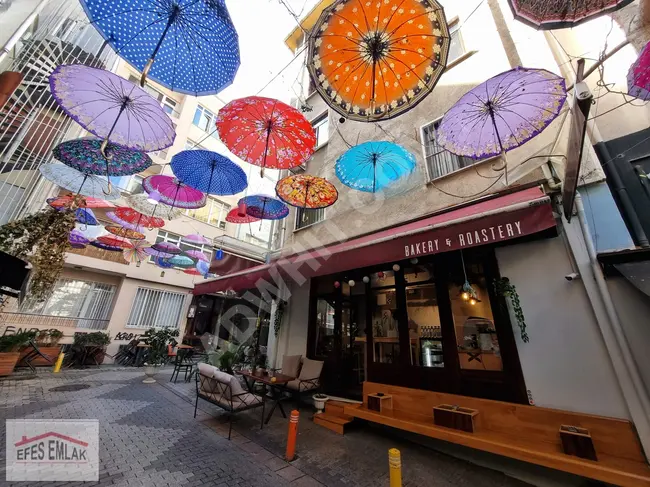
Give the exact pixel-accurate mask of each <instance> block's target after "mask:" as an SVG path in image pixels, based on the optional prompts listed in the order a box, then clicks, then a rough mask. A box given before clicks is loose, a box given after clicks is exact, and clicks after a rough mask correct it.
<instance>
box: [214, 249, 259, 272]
mask: <svg viewBox="0 0 650 487" xmlns="http://www.w3.org/2000/svg"><path fill="white" fill-rule="evenodd" d="M259 265H260V261H256V260H251V259H247V258H245V257H241V256H239V255H235V254H231V253H230V252H228V251H224V252H223V259H221V260H216V259H213V260H212V262H210V272H212V273H213V274H216V275H218V276H225V275H229V274H234V273H236V272H240V271H244V270H246V269H251V268H253V267H257V266H259Z"/></svg>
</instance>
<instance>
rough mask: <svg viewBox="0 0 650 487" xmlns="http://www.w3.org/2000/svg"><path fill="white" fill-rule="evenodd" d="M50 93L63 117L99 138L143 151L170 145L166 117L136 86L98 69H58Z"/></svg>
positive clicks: (171, 127) (171, 128)
mask: <svg viewBox="0 0 650 487" xmlns="http://www.w3.org/2000/svg"><path fill="white" fill-rule="evenodd" d="M50 90H51V91H52V94H53V95H54V98H56V101H57V102H58V104H59V105H60V106H61V108H63V110H64V111H65V112H66V114H67V115H69V116H70V117H71V118H72V119H73V120H75V121H76V122H77V123H78V124H79V125H81V126H82V127H83V128H85V129H86V130H87V131H88V132H90V133H92V134H93V135H96V136H97V137H99V138H100V139H103V142H102V147H101V148H100V150H103V151H105V150H106V149H107V144H108V143H109V142H113V143H115V144H119V145H121V146H124V147H127V148H129V149H135V150H140V151H144V152H151V151H157V150H161V149H166V148H167V147H171V145H172V144H173V143H174V138H175V137H176V133H175V128H174V124H173V123H172V121H171V119H170V118H169V115H167V114H166V113H165V111H164V110H163V109H162V107H161V106H160V103H159V102H158V100H156V99H154V98H153V97H152V96H151V95H149V94H148V93H147V92H146V91H144V90H143V89H142V88H140V87H138V86H136V85H134V84H133V83H131V82H130V81H127V80H125V79H124V78H121V77H119V76H118V75H116V74H113V73H111V72H109V71H105V70H103V69H97V68H91V67H90V66H84V65H82V64H67V65H65V64H64V65H61V66H58V67H57V68H56V69H55V70H54V71H53V72H52V74H51V75H50Z"/></svg>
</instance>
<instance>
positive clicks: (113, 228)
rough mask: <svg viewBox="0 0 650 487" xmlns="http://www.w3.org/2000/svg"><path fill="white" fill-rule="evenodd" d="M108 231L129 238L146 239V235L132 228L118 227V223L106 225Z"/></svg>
mask: <svg viewBox="0 0 650 487" xmlns="http://www.w3.org/2000/svg"><path fill="white" fill-rule="evenodd" d="M104 228H105V229H106V231H107V232H108V233H112V234H113V235H117V236H118V237H124V238H128V239H129V240H144V238H145V237H144V235H143V234H142V233H140V232H136V231H135V230H131V229H130V228H125V227H118V226H117V225H106V226H105V227H104Z"/></svg>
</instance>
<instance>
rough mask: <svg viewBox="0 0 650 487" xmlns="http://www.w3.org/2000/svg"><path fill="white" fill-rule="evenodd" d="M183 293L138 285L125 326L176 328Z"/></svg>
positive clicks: (181, 307)
mask: <svg viewBox="0 0 650 487" xmlns="http://www.w3.org/2000/svg"><path fill="white" fill-rule="evenodd" d="M184 302H185V294H182V293H173V292H169V291H163V290H161V289H149V288H144V287H139V288H138V290H137V292H136V294H135V300H134V301H133V307H132V308H131V313H130V314H129V319H128V320H127V322H126V327H127V328H167V327H171V328H178V326H179V323H180V319H181V313H182V312H183V303H184Z"/></svg>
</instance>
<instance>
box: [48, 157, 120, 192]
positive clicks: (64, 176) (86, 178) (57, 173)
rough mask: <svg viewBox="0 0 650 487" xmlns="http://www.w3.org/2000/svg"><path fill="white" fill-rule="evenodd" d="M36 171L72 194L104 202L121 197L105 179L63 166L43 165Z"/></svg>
mask: <svg viewBox="0 0 650 487" xmlns="http://www.w3.org/2000/svg"><path fill="white" fill-rule="evenodd" d="M38 170H39V171H40V172H41V174H42V175H43V177H44V178H45V179H47V180H48V181H51V182H53V183H54V184H56V185H57V186H60V187H62V188H63V189H67V190H68V191H72V192H73V193H79V194H81V195H84V196H90V197H92V198H103V199H105V200H116V199H118V198H119V197H120V196H121V195H120V192H119V191H118V190H117V188H115V187H109V185H108V181H106V178H104V177H102V176H96V175H94V174H84V173H82V172H80V171H77V170H76V169H73V168H71V167H68V166H66V165H65V164H59V163H50V164H43V165H42V166H41V167H39V168H38Z"/></svg>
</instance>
